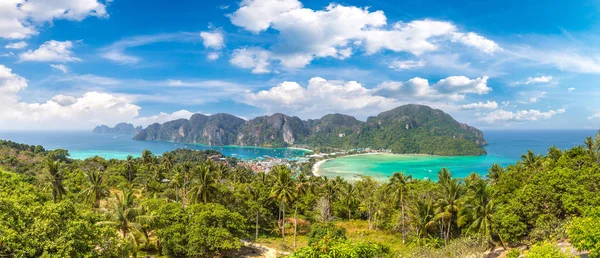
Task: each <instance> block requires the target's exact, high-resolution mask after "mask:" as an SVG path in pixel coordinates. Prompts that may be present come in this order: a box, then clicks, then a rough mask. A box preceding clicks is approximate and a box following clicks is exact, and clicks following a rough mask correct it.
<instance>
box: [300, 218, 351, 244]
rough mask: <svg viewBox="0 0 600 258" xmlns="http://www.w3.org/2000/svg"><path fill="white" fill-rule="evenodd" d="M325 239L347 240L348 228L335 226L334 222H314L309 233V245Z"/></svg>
mask: <svg viewBox="0 0 600 258" xmlns="http://www.w3.org/2000/svg"><path fill="white" fill-rule="evenodd" d="M323 239H327V240H329V241H337V240H346V230H345V229H343V228H340V227H337V226H335V225H334V224H333V223H319V224H314V225H313V226H312V227H311V230H310V232H309V233H308V245H310V246H312V245H314V244H316V243H318V242H319V241H321V240H323Z"/></svg>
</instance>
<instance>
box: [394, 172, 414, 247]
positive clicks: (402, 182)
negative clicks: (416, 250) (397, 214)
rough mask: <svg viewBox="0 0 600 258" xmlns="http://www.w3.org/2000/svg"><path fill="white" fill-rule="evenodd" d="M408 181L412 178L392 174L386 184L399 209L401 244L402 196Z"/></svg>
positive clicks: (402, 174)
mask: <svg viewBox="0 0 600 258" xmlns="http://www.w3.org/2000/svg"><path fill="white" fill-rule="evenodd" d="M410 180H412V176H410V175H409V176H406V175H405V174H404V173H398V172H396V173H394V174H393V175H392V176H391V177H390V182H389V183H388V187H389V189H390V190H391V191H392V194H393V196H394V198H395V199H396V201H397V203H398V204H399V205H400V207H401V210H402V212H401V216H402V217H401V218H400V220H401V221H402V244H404V243H405V241H404V239H405V238H404V232H405V227H404V220H405V217H404V196H405V194H406V186H407V184H408V183H409V182H410Z"/></svg>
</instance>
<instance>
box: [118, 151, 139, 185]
mask: <svg viewBox="0 0 600 258" xmlns="http://www.w3.org/2000/svg"><path fill="white" fill-rule="evenodd" d="M122 175H123V177H125V179H127V182H129V183H130V184H133V180H134V179H135V177H136V176H137V168H136V166H135V160H134V159H133V156H131V155H129V156H127V160H125V171H124V173H123V174H122Z"/></svg>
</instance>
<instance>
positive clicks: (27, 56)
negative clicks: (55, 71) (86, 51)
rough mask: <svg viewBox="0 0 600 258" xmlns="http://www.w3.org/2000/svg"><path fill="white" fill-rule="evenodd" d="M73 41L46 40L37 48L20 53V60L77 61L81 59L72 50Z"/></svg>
mask: <svg viewBox="0 0 600 258" xmlns="http://www.w3.org/2000/svg"><path fill="white" fill-rule="evenodd" d="M73 45H74V44H73V42H71V41H69V40H67V41H56V40H50V41H46V42H45V43H44V44H42V45H41V46H40V47H39V48H38V49H36V50H29V51H27V52H24V53H22V54H20V55H19V60H20V61H37V62H60V63H65V62H75V61H81V59H79V58H77V57H75V54H74V53H73V51H72V50H71V48H73Z"/></svg>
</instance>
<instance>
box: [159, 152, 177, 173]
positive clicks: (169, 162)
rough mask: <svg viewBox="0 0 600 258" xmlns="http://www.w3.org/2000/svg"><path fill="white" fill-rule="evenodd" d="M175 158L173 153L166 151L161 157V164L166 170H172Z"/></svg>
mask: <svg viewBox="0 0 600 258" xmlns="http://www.w3.org/2000/svg"><path fill="white" fill-rule="evenodd" d="M173 160H174V158H173V154H171V153H169V152H166V153H165V154H163V156H162V158H161V165H162V166H163V168H164V169H165V170H166V171H171V170H172V169H173V166H174V161H173Z"/></svg>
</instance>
